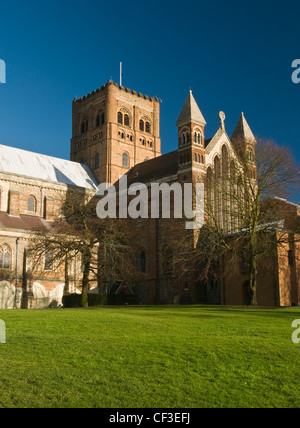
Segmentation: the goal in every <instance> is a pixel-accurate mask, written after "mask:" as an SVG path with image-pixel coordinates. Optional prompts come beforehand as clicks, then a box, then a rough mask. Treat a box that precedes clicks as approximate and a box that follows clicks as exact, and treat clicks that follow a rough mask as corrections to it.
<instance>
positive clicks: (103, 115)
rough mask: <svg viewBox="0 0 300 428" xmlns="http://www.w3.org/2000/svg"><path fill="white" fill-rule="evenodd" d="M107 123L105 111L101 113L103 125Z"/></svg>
mask: <svg viewBox="0 0 300 428" xmlns="http://www.w3.org/2000/svg"><path fill="white" fill-rule="evenodd" d="M104 123H105V113H104V112H103V113H101V125H104Z"/></svg>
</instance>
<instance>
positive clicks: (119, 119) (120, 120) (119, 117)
mask: <svg viewBox="0 0 300 428" xmlns="http://www.w3.org/2000/svg"><path fill="white" fill-rule="evenodd" d="M118 123H120V124H121V125H123V114H122V113H121V112H120V111H119V112H118Z"/></svg>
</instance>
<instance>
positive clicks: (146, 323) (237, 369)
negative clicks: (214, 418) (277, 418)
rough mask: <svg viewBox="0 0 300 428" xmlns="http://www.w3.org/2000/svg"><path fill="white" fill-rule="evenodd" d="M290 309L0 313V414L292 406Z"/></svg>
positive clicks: (294, 375) (298, 349)
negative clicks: (1, 331) (1, 330)
mask: <svg viewBox="0 0 300 428" xmlns="http://www.w3.org/2000/svg"><path fill="white" fill-rule="evenodd" d="M299 309H300V308H299ZM299 309H298V308H284V309H283V308H281V309H247V308H233V307H217V306H166V307H161V306H160V307H153V306H150V307H144V306H141V307H126V308H125V307H124V308H123V307H122V308H120V307H103V308H93V309H52V310H50V309H49V310H37V311H30V310H27V311H26V310H25V311H24V310H17V311H15V310H11V311H0V319H3V320H4V321H5V323H6V329H7V337H6V339H7V343H6V344H0V407H1V408H5V407H10V408H12V407H35V408H36V407H52V408H53V407H99V408H100V407H101V408H110V407H114V408H132V407H138V408H156V407H159V408H174V407H177V408H189V407H192V408H198V407H235V408H236V407H299V405H300V358H299V354H300V344H298V345H296V344H294V343H293V342H292V340H291V334H292V332H293V329H292V327H291V324H292V321H293V320H294V319H298V318H300V310H299Z"/></svg>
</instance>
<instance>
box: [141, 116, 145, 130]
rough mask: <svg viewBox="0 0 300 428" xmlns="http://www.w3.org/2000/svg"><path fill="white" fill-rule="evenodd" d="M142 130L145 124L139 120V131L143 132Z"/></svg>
mask: <svg viewBox="0 0 300 428" xmlns="http://www.w3.org/2000/svg"><path fill="white" fill-rule="evenodd" d="M144 130H145V124H144V121H143V120H142V119H141V120H140V131H142V132H144Z"/></svg>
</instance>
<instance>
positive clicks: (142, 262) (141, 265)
mask: <svg viewBox="0 0 300 428" xmlns="http://www.w3.org/2000/svg"><path fill="white" fill-rule="evenodd" d="M136 267H137V269H139V270H140V271H141V272H142V273H146V271H147V256H146V253H145V251H141V253H139V254H137V256H136Z"/></svg>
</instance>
